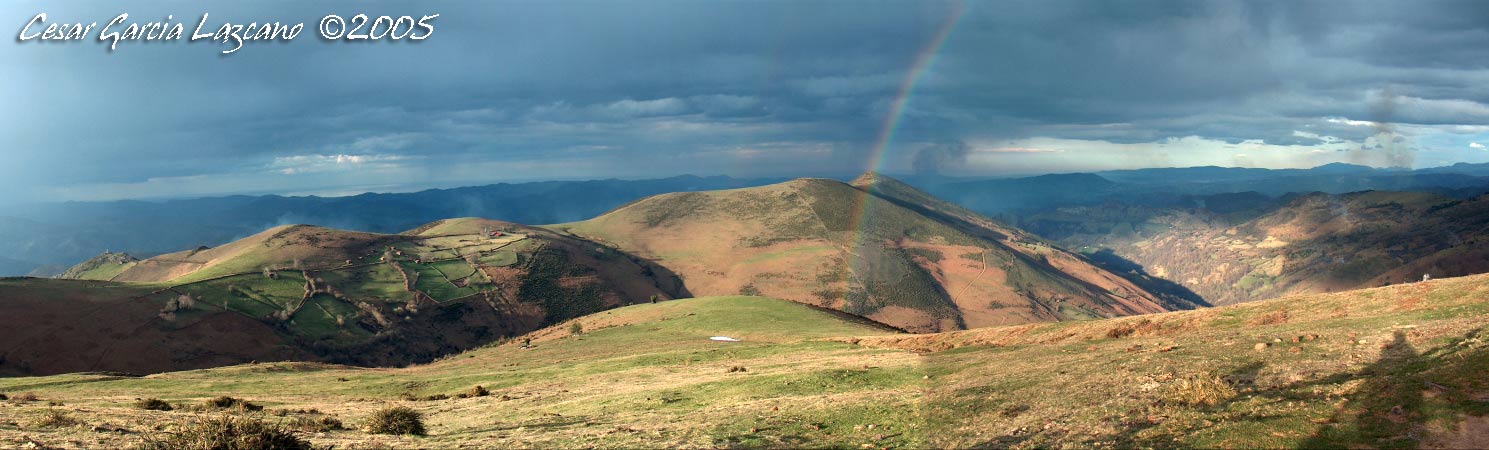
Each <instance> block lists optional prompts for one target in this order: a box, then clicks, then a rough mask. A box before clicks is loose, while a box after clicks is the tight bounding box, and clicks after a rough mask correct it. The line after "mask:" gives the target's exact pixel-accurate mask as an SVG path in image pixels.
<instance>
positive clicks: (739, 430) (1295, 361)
mask: <svg viewBox="0 0 1489 450" xmlns="http://www.w3.org/2000/svg"><path fill="white" fill-rule="evenodd" d="M572 323H578V324H580V326H579V328H581V329H582V330H585V331H584V334H583V335H580V336H572V335H570V334H569V330H570V328H571V326H572ZM1485 323H1489V277H1486V276H1474V277H1466V278H1455V279H1443V280H1434V281H1432V282H1429V283H1418V284H1412V285H1402V286H1394V287H1389V288H1379V289H1371V290H1364V291H1354V292H1347V293H1337V294H1321V295H1311V296H1303V297H1293V298H1287V299H1281V300H1277V301H1268V302H1258V303H1250V304H1245V305H1237V306H1228V307H1222V308H1215V309H1207V310H1199V311H1184V312H1175V313H1166V314H1158V315H1151V316H1144V317H1130V318H1118V319H1106V320H1092V321H1077V322H1065V323H1046V324H1026V325H1018V326H1011V327H999V328H987V329H977V330H968V331H960V332H950V333H940V334H930V335H905V334H897V333H892V332H886V331H882V330H881V329H880V328H877V327H875V326H873V325H871V324H861V323H855V322H852V321H850V320H846V319H844V318H843V316H837V315H833V314H831V313H828V312H824V311H822V310H817V309H811V308H809V307H807V306H803V305H800V304H796V303H791V302H785V301H778V300H770V299H761V298H747V297H718V298H706V299H694V300H679V301H673V302H662V303H659V304H642V305H636V306H630V307H625V308H620V309H615V310H611V311H607V312H602V313H598V314H595V315H590V316H586V317H583V318H580V319H577V320H575V321H573V322H570V323H561V324H558V325H556V326H554V327H552V328H549V329H546V330H543V331H540V332H538V333H535V334H534V335H533V336H534V340H533V345H534V348H532V349H521V348H519V343H520V341H515V342H511V343H507V344H504V345H501V346H497V347H492V348H485V349H480V350H475V351H470V352H467V353H465V354H461V355H456V356H453V357H450V358H447V359H445V360H442V361H438V362H435V363H432V364H428V365H423V366H417V367H412V368H407V369H352V368H342V367H335V366H324V365H312V364H261V365H250V366H241V367H230V368H221V369H212V370H202V371H193V372H180V373H170V374H161V375H155V376H149V377H144V378H115V377H107V376H99V375H68V376H56V377H47V378H14V379H0V391H4V392H6V393H9V394H11V395H17V394H18V393H26V392H31V393H34V394H35V395H36V396H37V397H39V398H41V399H42V400H41V401H38V402H34V403H26V404H20V405H18V406H11V407H5V408H0V424H3V423H6V421H14V422H17V423H21V424H27V423H30V421H31V419H32V418H34V417H37V416H39V415H40V414H42V412H43V411H45V410H46V409H47V408H48V407H47V406H46V405H45V403H44V402H45V401H59V402H62V403H64V404H65V405H66V410H67V411H69V414H71V415H72V416H73V417H75V418H78V419H79V420H81V421H82V423H83V425H80V426H78V427H71V428H62V429H57V428H41V427H31V426H29V425H22V426H20V427H16V428H7V427H5V426H0V442H7V443H18V442H21V440H20V439H21V436H28V437H30V438H33V439H36V440H38V441H40V442H42V443H52V442H69V441H76V442H81V443H86V444H90V445H93V446H118V445H122V444H126V443H127V442H129V441H131V440H134V439H138V436H137V435H133V434H121V433H114V432H94V431H91V429H90V428H89V426H92V425H97V424H102V423H108V424H112V426H123V427H126V428H129V429H137V430H144V429H152V428H153V427H155V426H161V427H165V428H167V429H170V428H171V427H174V426H176V425H175V424H176V423H178V422H181V421H186V420H192V419H193V418H195V417H199V416H198V414H199V413H192V412H186V413H181V412H153V411H141V410H137V409H134V408H132V407H131V406H129V403H130V402H132V401H133V399H134V398H136V397H158V398H163V399H166V400H168V401H172V402H177V403H193V402H199V401H200V400H202V399H205V398H207V397H211V396H216V395H231V396H234V397H238V398H245V399H248V400H250V401H253V402H256V403H260V404H263V405H265V406H267V407H268V408H269V410H271V411H272V410H276V409H278V410H291V412H288V413H287V415H288V416H290V417H296V416H304V417H319V416H318V415H315V414H311V413H302V412H294V411H296V410H301V409H309V408H314V409H317V410H319V411H321V412H322V413H325V414H328V415H332V416H335V417H338V418H340V419H341V420H343V421H345V422H347V423H348V424H349V425H352V426H353V427H355V426H356V425H358V424H359V423H360V421H361V420H362V418H364V417H366V416H367V415H368V414H369V413H370V412H371V411H372V410H375V409H377V408H380V407H382V406H385V405H388V404H402V405H407V406H410V407H413V408H415V409H417V410H418V411H420V412H423V413H424V414H426V415H427V423H428V425H429V427H430V432H431V435H430V436H428V437H423V438H413V437H404V438H392V437H386V436H374V435H368V434H364V433H363V432H361V431H354V430H342V431H333V432H329V433H325V434H315V433H310V434H305V436H307V437H308V438H310V439H311V440H313V441H315V442H317V443H321V444H336V445H337V446H338V447H354V446H364V445H377V444H383V445H389V446H393V447H428V448H437V447H455V446H460V445H475V446H497V447H544V448H551V447H562V448H579V447H590V446H599V447H673V446H709V447H716V446H782V447H800V446H820V447H861V446H864V445H868V446H871V447H875V448H878V447H917V448H924V447H938V448H940V447H977V446H987V447H1012V448H1044V447H1064V446H1073V447H1124V448H1125V447H1158V448H1195V447H1203V448H1227V447H1231V448H1255V447H1266V448H1296V447H1304V448H1414V447H1428V448H1482V443H1483V440H1482V439H1483V436H1484V430H1485V428H1484V426H1485V425H1489V419H1486V418H1485V416H1486V414H1489V379H1486V378H1485V377H1484V376H1483V374H1485V373H1489V341H1486V340H1485V339H1484V336H1483V334H1482V333H1483V327H1484V324H1485ZM720 335H721V336H729V337H734V338H739V339H741V340H742V342H736V343H726V342H716V341H711V340H709V337H711V336H720ZM475 385H482V386H485V387H487V388H489V389H490V390H491V395H489V396H484V397H473V398H449V399H434V400H429V399H425V398H428V397H430V396H437V395H441V394H443V395H451V396H453V395H454V394H457V393H460V392H464V391H467V390H469V389H470V388H471V387H472V386H475ZM405 394H407V395H406V396H407V397H418V398H420V399H418V400H400V399H399V397H402V396H405ZM269 417H271V418H273V417H274V416H269ZM1476 439H1477V440H1476Z"/></svg>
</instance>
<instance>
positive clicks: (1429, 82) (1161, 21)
mask: <svg viewBox="0 0 1489 450" xmlns="http://www.w3.org/2000/svg"><path fill="white" fill-rule="evenodd" d="M1486 9H1489V6H1485V4H1484V3H1482V2H1440V3H1423V2H1413V3H1410V4H1400V5H1396V4H1387V3H1380V2H1361V3H1350V2H1245V3H1241V2H1191V1H1182V2H1104V1H1090V2H1074V1H1054V2H1050V1H1041V2H1032V1H1031V2H986V3H971V4H966V5H958V4H955V3H938V2H860V1H851V2H850V1H810V2H800V1H791V2H787V1H766V2H683V1H668V2H568V1H565V2H543V3H538V2H512V3H507V2H475V1H466V2H413V1H403V2H394V1H380V2H377V1H374V2H222V3H214V4H203V3H196V2H192V3H186V2H166V1H156V2H148V1H140V2H131V3H128V4H121V3H118V2H103V1H93V2H65V3H64V2H51V3H50V4H44V3H40V2H11V3H7V4H5V5H4V6H0V21H10V22H13V23H14V26H15V28H16V29H17V30H18V29H19V26H20V25H21V24H22V23H24V21H25V20H26V19H28V18H29V17H31V16H32V15H33V14H35V13H37V12H47V13H48V14H49V15H50V16H51V19H52V20H54V21H77V20H85V21H100V22H105V21H107V20H108V19H109V18H111V17H112V16H113V15H115V14H117V13H119V12H129V13H130V14H131V16H132V18H135V19H140V20H145V19H151V20H159V19H160V18H163V17H164V15H165V14H174V15H175V20H176V21H180V22H187V23H194V21H195V20H196V18H197V17H198V16H199V14H200V13H202V12H209V13H211V14H212V20H214V21H222V20H233V21H238V22H248V21H266V20H280V21H288V22H299V21H304V22H307V26H308V27H309V28H313V27H314V24H315V21H316V20H318V19H319V18H320V17H321V16H323V15H325V14H329V13H338V14H342V15H348V16H349V15H352V14H355V13H358V12H365V13H368V14H372V15H378V14H393V15H402V14H410V15H422V14H429V13H435V12H437V13H439V14H440V15H441V16H440V18H439V19H438V21H437V22H436V23H437V27H438V28H437V29H438V31H437V32H436V34H435V35H434V37H432V38H431V39H429V40H427V41H424V42H422V43H418V44H371V45H362V44H358V45H351V44H345V43H328V42H324V41H321V40H320V39H318V38H316V37H315V36H314V35H313V30H311V29H307V32H306V33H305V35H303V36H301V37H300V38H299V39H297V40H296V41H295V42H293V43H289V44H250V45H248V46H246V47H245V48H243V49H242V50H241V51H239V52H237V53H235V54H233V55H231V56H226V57H224V56H220V55H218V54H217V51H216V50H217V47H216V45H215V44H206V43H193V44H130V43H124V44H121V45H120V46H119V48H118V50H116V51H114V52H112V53H109V52H108V51H107V49H106V47H105V46H103V45H99V44H97V43H95V42H83V43H69V44H40V43H35V42H28V43H18V42H16V41H15V40H14V39H9V40H8V41H7V42H6V43H5V44H0V61H3V62H4V63H5V67H7V68H8V69H9V70H7V71H6V73H5V74H0V80H3V81H4V82H5V83H4V85H5V87H4V88H0V89H4V91H3V92H5V95H6V97H5V98H7V99H9V100H10V102H8V104H7V106H9V107H10V108H11V109H12V111H14V112H15V113H14V114H11V115H9V116H8V120H7V121H6V122H5V123H4V124H0V130H3V131H4V133H3V135H5V136H7V137H9V138H10V139H8V140H7V141H8V142H6V143H5V145H6V147H5V148H6V149H5V150H3V152H4V155H5V156H4V157H5V159H6V162H7V164H4V168H0V176H3V177H4V178H3V180H0V187H3V188H4V190H5V191H7V192H17V193H20V194H17V195H38V196H40V195H50V196H61V197H76V198H88V197H90V194H89V193H90V192H93V193H94V194H93V195H91V196H98V195H100V194H97V192H98V191H100V190H101V189H104V188H102V187H98V186H99V185H100V184H102V185H103V186H114V187H120V189H119V191H120V192H134V191H128V189H135V188H137V189H139V191H138V194H139V195H148V194H155V195H166V194H171V193H175V192H173V191H172V190H173V189H175V190H180V191H181V192H179V193H180V194H184V195H191V194H198V193H205V192H217V191H221V192H233V191H249V190H252V189H259V190H265V191H276V190H278V191H286V192H293V191H304V190H315V189H318V188H329V187H336V186H346V185H355V184H356V183H363V184H369V185H371V184H377V185H396V184H404V185H418V184H439V183H453V182H478V181H496V180H503V179H517V178H566V177H587V176H608V175H613V176H649V175H670V174H676V173H685V172H692V173H702V174H710V173H732V174H741V175H753V174H792V175H795V174H806V173H807V172H810V173H813V174H827V173H848V172H852V171H856V170H861V169H863V168H864V164H865V162H864V161H866V160H867V159H868V153H869V152H870V149H871V148H872V147H873V144H874V142H873V141H874V139H875V137H876V136H878V135H879V132H880V127H881V126H882V124H883V123H885V122H886V115H887V114H889V112H890V111H891V105H892V104H893V100H894V96H895V94H896V92H897V91H898V89H899V88H900V86H901V84H902V83H903V82H904V80H905V78H906V76H907V74H908V73H909V71H910V69H911V67H912V64H913V63H914V62H915V61H916V59H917V56H918V55H919V54H920V53H921V52H923V51H924V50H925V49H926V48H927V46H928V45H929V43H930V42H931V41H932V40H933V38H934V37H935V36H936V34H937V32H938V30H939V29H940V27H941V26H942V25H943V24H945V23H947V21H948V18H950V17H953V16H954V15H955V14H957V12H958V11H964V12H963V13H962V15H961V18H960V20H959V21H958V22H957V23H956V25H955V28H954V30H953V31H952V33H951V34H950V37H949V38H948V40H947V42H946V44H945V46H944V47H942V48H941V49H940V52H939V54H938V56H937V57H936V58H935V59H934V60H933V64H932V65H931V66H930V67H929V69H928V70H927V71H926V72H925V73H924V74H923V76H921V77H920V79H919V80H918V81H919V82H918V83H917V84H916V89H915V91H914V96H913V97H912V98H911V101H909V102H908V103H907V104H906V106H905V111H904V114H903V117H902V120H900V122H899V123H900V129H899V132H898V133H897V134H896V135H895V136H896V137H895V140H894V141H892V142H891V143H890V146H889V153H890V155H889V158H888V160H890V161H903V164H904V165H903V166H899V169H900V170H910V169H915V168H917V167H913V166H914V165H915V164H917V163H920V164H921V166H920V168H925V167H938V168H940V169H945V168H946V167H945V164H939V165H938V164H931V163H929V162H925V161H922V158H921V157H919V156H917V155H916V154H915V151H917V150H918V149H925V148H938V147H936V145H938V144H936V143H941V142H966V143H973V144H964V146H965V145H976V144H975V143H976V142H987V141H999V140H1010V139H1021V138H1040V137H1047V138H1060V139H1081V140H1098V141H1109V142H1116V143H1144V142H1157V141H1162V140H1166V139H1170V138H1177V137H1185V136H1198V137H1201V138H1206V139H1212V140H1216V141H1220V142H1225V143H1240V142H1248V141H1263V142H1266V143H1269V144H1279V145H1317V144H1323V143H1326V142H1332V139H1342V140H1348V141H1350V142H1359V143H1361V146H1362V147H1363V146H1364V142H1365V140H1366V139H1367V138H1370V137H1372V136H1373V135H1375V134H1377V132H1378V130H1377V129H1376V128H1372V127H1369V126H1359V125H1358V124H1354V125H1352V124H1351V123H1352V122H1349V121H1351V120H1352V121H1369V120H1375V118H1374V117H1372V108H1373V107H1374V106H1373V105H1378V103H1379V102H1378V99H1379V98H1380V96H1381V95H1383V94H1382V93H1384V92H1389V93H1390V96H1391V98H1393V99H1394V100H1393V111H1392V115H1391V116H1392V121H1391V123H1393V124H1416V125H1432V126H1443V127H1453V126H1456V127H1464V126H1468V127H1470V128H1472V127H1477V126H1483V125H1489V107H1486V106H1485V103H1486V102H1489V70H1486V64H1489V30H1486V28H1485V25H1484V23H1482V22H1483V21H1482V20H1480V19H1482V18H1483V17H1489V15H1486V14H1485V13H1486V12H1489V11H1485V10H1486ZM0 23H3V22H0ZM1331 118H1341V119H1347V120H1331ZM1472 129H1475V130H1477V128H1472ZM963 150H964V152H965V150H967V149H966V148H965V147H964V148H963ZM338 156H340V157H338ZM931 156H934V155H930V154H927V156H926V158H929V159H930V160H936V158H931ZM1224 156H1225V157H1226V158H1229V157H1230V155H1228V154H1227V155H1224ZM927 164H929V165H927ZM892 168H893V167H892ZM508 169H510V170H508ZM151 180H153V181H151ZM172 186H175V187H172ZM214 186H215V187H214ZM250 187H251V189H250ZM58 192H63V193H61V194H59V193H58ZM103 195H122V194H103Z"/></svg>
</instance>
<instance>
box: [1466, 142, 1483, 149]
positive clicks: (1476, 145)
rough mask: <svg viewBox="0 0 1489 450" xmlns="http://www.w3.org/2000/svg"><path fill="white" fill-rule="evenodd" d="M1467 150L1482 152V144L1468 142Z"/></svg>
mask: <svg viewBox="0 0 1489 450" xmlns="http://www.w3.org/2000/svg"><path fill="white" fill-rule="evenodd" d="M1468 148H1471V149H1476V150H1483V149H1484V144H1480V143H1478V142H1469V143H1468Z"/></svg>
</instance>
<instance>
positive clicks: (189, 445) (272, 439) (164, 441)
mask: <svg viewBox="0 0 1489 450" xmlns="http://www.w3.org/2000/svg"><path fill="white" fill-rule="evenodd" d="M162 435H163V438H156V437H146V438H145V442H144V443H142V444H140V445H139V446H137V447H135V448H136V449H139V450H166V449H223V450H274V449H290V450H301V449H313V448H315V447H314V446H312V445H310V442H307V441H305V440H304V439H301V438H299V437H298V436H295V435H294V433H291V432H290V431H289V430H287V429H285V428H281V427H279V426H276V425H270V424H266V423H264V422H262V421H259V420H255V419H246V418H239V417H233V416H228V415H223V416H218V417H213V418H208V419H206V420H201V421H197V422H195V423H192V424H190V425H188V426H186V428H184V429H182V430H181V431H180V432H178V433H162Z"/></svg>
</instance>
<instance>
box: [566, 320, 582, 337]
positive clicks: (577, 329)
mask: <svg viewBox="0 0 1489 450" xmlns="http://www.w3.org/2000/svg"><path fill="white" fill-rule="evenodd" d="M569 334H571V335H574V336H578V335H581V334H584V325H581V324H579V322H574V323H571V324H569Z"/></svg>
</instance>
